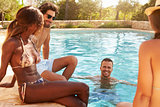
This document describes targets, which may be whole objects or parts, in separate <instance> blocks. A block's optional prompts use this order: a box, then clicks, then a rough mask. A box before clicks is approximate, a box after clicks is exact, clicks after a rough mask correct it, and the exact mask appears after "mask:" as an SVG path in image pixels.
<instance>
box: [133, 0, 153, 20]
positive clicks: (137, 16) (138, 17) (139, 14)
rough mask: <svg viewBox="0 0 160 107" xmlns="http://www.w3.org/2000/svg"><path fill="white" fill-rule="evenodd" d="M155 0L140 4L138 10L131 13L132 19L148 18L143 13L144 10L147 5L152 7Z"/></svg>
mask: <svg viewBox="0 0 160 107" xmlns="http://www.w3.org/2000/svg"><path fill="white" fill-rule="evenodd" d="M155 2H156V0H150V1H149V3H146V4H144V5H143V6H141V7H140V8H139V9H138V11H137V12H136V13H135V14H134V15H133V17H132V20H138V21H145V20H148V18H147V15H145V13H144V11H145V10H146V8H148V7H152V6H154V5H155Z"/></svg>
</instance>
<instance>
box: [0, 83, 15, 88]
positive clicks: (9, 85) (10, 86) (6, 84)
mask: <svg viewBox="0 0 160 107" xmlns="http://www.w3.org/2000/svg"><path fill="white" fill-rule="evenodd" d="M13 86H14V84H11V83H3V84H0V87H5V88H12V87H13Z"/></svg>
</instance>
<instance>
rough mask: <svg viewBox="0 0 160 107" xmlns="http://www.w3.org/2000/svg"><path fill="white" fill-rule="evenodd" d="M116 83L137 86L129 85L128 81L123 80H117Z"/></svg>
mask: <svg viewBox="0 0 160 107" xmlns="http://www.w3.org/2000/svg"><path fill="white" fill-rule="evenodd" d="M118 82H119V83H121V84H126V85H132V86H137V84H132V83H130V82H128V81H125V80H118Z"/></svg>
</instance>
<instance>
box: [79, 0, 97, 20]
mask: <svg viewBox="0 0 160 107" xmlns="http://www.w3.org/2000/svg"><path fill="white" fill-rule="evenodd" d="M78 3H79V6H80V14H79V19H85V20H86V19H89V20H91V19H92V17H93V16H95V14H97V13H99V1H98V0H94V1H92V0H79V2H78Z"/></svg>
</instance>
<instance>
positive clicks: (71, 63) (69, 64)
mask: <svg viewBox="0 0 160 107" xmlns="http://www.w3.org/2000/svg"><path fill="white" fill-rule="evenodd" d="M77 63H78V60H77V58H76V57H75V56H66V57H62V58H57V59H55V60H54V62H53V66H52V71H53V72H57V71H59V70H61V69H63V68H65V67H66V68H65V70H64V72H63V74H62V75H63V76H65V77H66V79H67V80H68V79H69V78H70V77H71V76H72V74H73V72H74V70H75V68H76V66H77Z"/></svg>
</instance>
